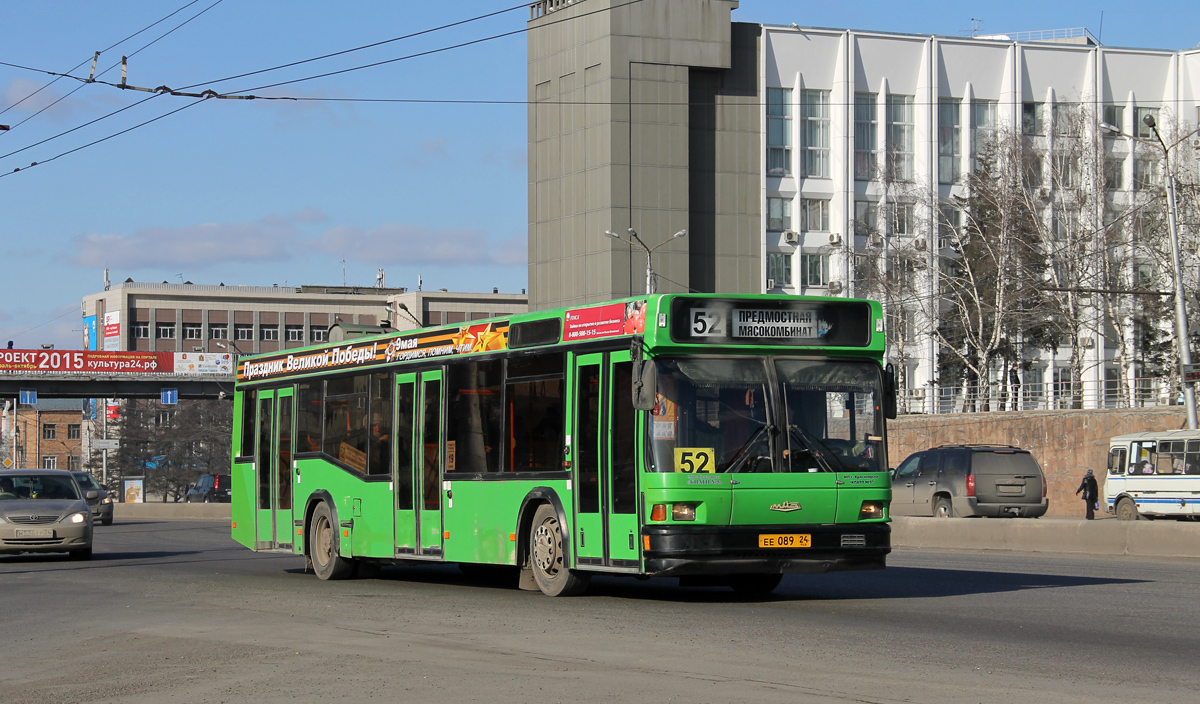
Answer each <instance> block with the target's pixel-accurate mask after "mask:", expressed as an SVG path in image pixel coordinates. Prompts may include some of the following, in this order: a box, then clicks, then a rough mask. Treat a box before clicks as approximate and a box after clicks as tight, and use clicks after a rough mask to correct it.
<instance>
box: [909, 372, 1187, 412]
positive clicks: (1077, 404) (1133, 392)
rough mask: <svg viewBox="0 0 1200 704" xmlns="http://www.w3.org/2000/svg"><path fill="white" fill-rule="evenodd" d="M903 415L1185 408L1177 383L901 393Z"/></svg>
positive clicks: (1152, 381)
mask: <svg viewBox="0 0 1200 704" xmlns="http://www.w3.org/2000/svg"><path fill="white" fill-rule="evenodd" d="M896 405H897V410H898V411H899V413H900V414H901V415H906V414H908V415H911V414H919V413H930V414H946V413H999V412H1013V411H1054V410H1069V409H1102V408H1104V409H1118V408H1157V407H1163V406H1182V405H1183V391H1182V387H1181V386H1180V382H1179V377H1177V376H1176V377H1146V378H1139V379H1134V380H1133V384H1132V385H1131V384H1129V383H1128V382H1123V381H1118V380H1112V379H1110V380H1106V381H1082V382H1078V383H1072V382H1069V381H1064V382H1054V383H1049V384H1047V383H1022V384H1001V383H999V382H996V383H993V384H986V385H982V386H934V387H929V388H920V389H901V390H900V393H899V398H898V399H897V404H896Z"/></svg>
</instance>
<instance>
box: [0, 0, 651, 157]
mask: <svg viewBox="0 0 1200 704" xmlns="http://www.w3.org/2000/svg"><path fill="white" fill-rule="evenodd" d="M221 1H222V0H217V2H215V3H213V5H212V6H209V8H206V9H205V10H204V12H207V11H208V9H211V8H212V7H213V6H215V5H216V4H218V3H220V2H221ZM639 2H642V0H629V1H628V2H625V3H622V4H620V5H615V6H612V7H607V8H602V9H599V10H594V11H592V12H587V13H583V14H581V15H578V16H576V17H565V18H563V19H561V20H555V21H554V22H548V23H546V24H543V25H541V26H542V27H545V26H548V25H552V24H558V23H560V22H565V21H568V20H575V19H580V18H583V17H587V16H589V15H593V14H597V13H599V12H609V11H611V10H615V9H618V8H621V7H626V6H628V5H634V4H636V3H639ZM200 14H203V12H202V13H200ZM197 16H199V15H197ZM192 19H195V18H194V17H193V18H192ZM188 21H189V22H190V21H191V20H188ZM172 31H174V30H172ZM528 31H529V28H528V27H526V28H524V29H521V30H519V31H517V32H505V33H503V34H499V35H494V36H491V37H486V38H484V39H479V40H475V41H472V42H464V43H461V44H457V45H454V46H450V47H443V48H442V49H437V50H433V51H428V52H421V53H419V54H414V55H411V56H407V57H401V58H397V59H391V60H389V61H384V62H377V63H374V64H369V65H367V66H360V67H357V68H351V69H345V70H342V71H335V72H331V73H328V74H322V75H321V76H311V77H308V78H302V79H296V80H293V81H285V82H281V83H277V84H274V85H286V84H289V83H298V82H300V81H306V80H312V79H313V78H320V77H322V76H324V75H334V74H337V73H346V72H348V71H356V70H361V69H362V68H369V67H370V66H376V65H380V64H383V63H394V62H396V61H402V60H405V59H408V58H415V57H417V56H426V55H429V54H432V53H438V52H441V51H448V50H450V49H456V48H461V47H464V46H470V45H472V44H478V43H481V42H485V41H491V40H492V39H498V38H501V37H506V36H511V35H513V34H520V33H523V32H528ZM156 41H157V40H156ZM47 73H52V72H47ZM71 78H75V79H76V80H83V79H80V78H78V77H76V76H71ZM92 82H96V83H105V84H107V85H112V84H111V83H107V82H105V81H92ZM197 85H202V84H197ZM117 87H121V86H119V85H118V86H117ZM189 87H195V86H189ZM267 87H271V86H267ZM151 90H155V91H157V92H156V93H155V95H152V96H150V98H147V99H146V100H150V99H152V98H155V97H158V95H163V94H166V93H172V92H173V91H171V89H170V88H167V87H166V86H162V87H161V89H151ZM249 90H260V88H253V89H247V90H244V91H236V92H235V93H231V94H224V95H222V94H217V93H215V92H212V91H205V93H203V94H195V95H189V96H187V97H195V98H198V99H197V100H196V102H194V103H189V104H188V105H185V106H183V107H182V108H179V109H178V110H172V111H171V112H168V113H165V114H163V115H160V116H158V117H156V118H153V119H151V120H147V121H146V122H142V123H139V124H137V125H134V126H133V127H130V128H128V129H125V130H121V131H120V132H117V133H115V134H112V135H109V136H107V137H104V138H101V139H98V140H95V141H92V142H89V143H87V144H84V145H82V146H79V147H76V148H74V149H70V150H68V151H65V152H62V153H60V154H57V155H55V156H53V157H51V158H49V159H46V160H43V161H41V162H37V161H35V162H32V163H31V164H30V165H29V166H28V167H25V169H26V170H27V169H29V168H32V167H34V166H38V165H40V164H46V163H49V162H51V161H54V160H56V159H60V158H62V157H64V156H67V155H68V154H73V153H74V152H77V151H80V150H81V149H86V148H88V147H91V146H94V145H96V144H99V143H101V142H105V141H107V140H109V139H112V138H113V137H117V136H120V135H122V134H126V133H127V132H130V131H132V130H135V129H137V128H139V127H142V126H144V125H148V124H150V123H151V122H156V121H158V120H161V119H162V118H164V117H168V116H170V115H174V114H175V113H177V112H180V111H182V110H184V109H187V108H189V107H191V106H192V105H195V104H196V103H199V102H203V101H204V100H209V99H213V98H232V97H239V98H241V99H252V98H253V96H238V95H237V93H246V92H248V91H249ZM174 92H176V93H178V91H174ZM146 100H142V101H140V102H138V103H135V104H134V106H136V105H140V104H142V103H144V102H146ZM134 106H127V107H126V108H122V110H125V109H128V108H129V107H134ZM117 112H120V111H114V112H113V113H111V114H110V115H105V116H104V117H101V118H98V119H97V120H93V123H94V122H96V121H98V120H101V119H105V118H107V117H110V116H111V115H113V114H116V113H117ZM89 124H90V123H89ZM76 129H78V128H76ZM72 131H74V130H68V132H72ZM63 134H66V133H63ZM57 136H61V135H57ZM57 136H56V137H57ZM56 137H52V138H51V139H54V138H56ZM46 141H49V140H43V141H42V142H41V143H44V142H46ZM27 148H28V147H27ZM19 151H24V149H22V150H18V152H19ZM18 152H12V154H16V153H18ZM12 154H8V155H5V156H11V155H12ZM0 158H4V157H2V156H0ZM21 170H22V169H21V168H17V169H14V170H13V171H10V172H8V173H4V174H0V178H3V177H5V176H11V175H12V174H14V173H18V172H20V171H21Z"/></svg>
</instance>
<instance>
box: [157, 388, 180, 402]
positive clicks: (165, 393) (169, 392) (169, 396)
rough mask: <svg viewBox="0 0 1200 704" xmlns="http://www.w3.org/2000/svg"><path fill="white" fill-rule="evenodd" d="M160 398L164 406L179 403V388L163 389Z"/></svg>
mask: <svg viewBox="0 0 1200 704" xmlns="http://www.w3.org/2000/svg"><path fill="white" fill-rule="evenodd" d="M161 400H162V404H163V405H164V406H174V405H175V404H177V403H179V389H163V390H162V399H161Z"/></svg>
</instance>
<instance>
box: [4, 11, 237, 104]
mask: <svg viewBox="0 0 1200 704" xmlns="http://www.w3.org/2000/svg"><path fill="white" fill-rule="evenodd" d="M198 2H200V0H192V1H191V2H189V3H188V4H186V5H184V6H183V7H181V8H179V9H178V10H175V11H174V12H172V13H171V14H169V15H167V16H166V17H163V18H162V19H160V20H158V21H156V22H153V23H151V24H149V25H147V26H145V27H143V28H141V29H139V30H138V31H136V32H134V33H133V34H130V35H129V36H128V37H125V38H124V39H122V40H121V41H119V42H117V43H115V44H113V45H111V46H109V47H108V48H106V49H102V50H101V51H98V52H96V54H95V56H93V57H92V59H91V60H93V61H94V60H95V59H97V58H99V56H100V55H101V54H103V53H105V52H107V51H111V50H112V49H114V48H116V47H118V46H120V45H122V44H124V43H125V42H127V41H129V40H130V39H133V38H134V37H136V36H137V35H139V34H141V33H143V32H145V31H147V30H149V29H151V28H152V27H154V26H156V25H158V24H161V23H163V22H165V21H166V20H168V19H170V18H171V17H174V16H175V15H177V14H179V13H180V12H182V11H183V10H185V9H187V8H189V7H191V6H192V5H195V4H196V3H198ZM220 2H222V0H217V2H214V3H213V4H212V5H210V6H208V7H207V8H205V9H204V10H203V11H201V12H200V13H198V14H196V15H195V16H194V17H192V18H191V19H189V20H187V22H184V23H183V24H180V25H179V26H177V27H175V29H179V27H182V26H183V25H185V24H187V23H188V22H191V21H192V20H194V19H196V17H199V16H200V15H202V14H204V13H205V12H208V11H209V10H211V9H212V8H213V6H215V5H216V4H217V3H220ZM175 29H172V30H171V31H170V32H167V33H166V34H163V35H161V36H159V37H158V39H155V40H154V41H152V42H150V43H149V44H146V45H145V46H143V47H142V48H141V49H138V50H137V51H135V52H133V54H130V55H131V56H133V55H136V54H137V53H139V52H141V51H142V50H143V49H146V48H147V47H150V46H152V45H153V44H154V43H155V42H157V41H158V40H159V39H162V38H163V37H165V36H167V35H168V34H170V33H171V32H174V31H175ZM87 62H88V59H84V60H83V61H80V62H79V63H78V64H76V65H75V66H74V67H73V68H71V69H70V70H68V71H67V72H66V73H65V74H54V73H53V72H50V71H40V70H39V69H35V68H30V67H28V66H18V65H17V64H9V63H4V62H0V64H3V65H4V66H11V67H14V68H21V69H26V70H29V71H38V72H39V73H50V75H55V76H56V78H55V79H54V80H53V81H50V82H49V83H47V84H45V85H43V86H42V87H41V88H38V89H37V90H35V91H33V92H32V93H30V94H29V95H27V96H25V97H24V98H21V99H20V100H18V101H17V102H15V103H13V104H12V105H9V106H8V107H6V108H4V109H3V110H0V115H3V114H4V113H6V112H8V111H9V110H11V109H12V108H15V107H16V106H18V105H20V104H21V103H23V102H25V101H26V100H28V99H30V98H32V97H33V96H35V95H37V94H38V93H40V92H42V91H43V90H45V89H46V88H49V87H50V86H52V85H54V83H56V82H57V81H59V80H61V79H63V78H75V76H71V75H70V73H71V71H74V70H75V69H77V68H79V67H80V66H83V65H84V64H86V63H87ZM116 67H117V64H113V65H112V66H109V67H108V68H106V69H105V70H103V71H101V72H100V75H104V74H105V73H108V72H109V71H111V70H112V69H114V68H116ZM82 87H83V86H77V87H76V88H75V90H73V91H71V92H69V93H67V94H66V95H64V96H62V97H61V98H59V99H58V100H55V101H54V102H52V103H50V104H49V105H47V106H46V107H44V108H42V109H41V110H38V111H37V112H35V113H34V114H32V115H30V116H29V117H27V118H25V119H24V120H21V121H20V122H18V123H16V124H15V125H13V127H18V126H20V125H22V124H24V123H26V122H29V121H30V120H32V119H33V118H35V117H37V116H38V115H41V114H42V113H43V112H45V111H46V110H49V109H50V108H52V107H54V106H55V105H58V104H59V103H60V102H62V101H63V100H66V99H67V98H69V97H70V96H72V95H73V94H75V92H76V91H78V90H79V89H80V88H82Z"/></svg>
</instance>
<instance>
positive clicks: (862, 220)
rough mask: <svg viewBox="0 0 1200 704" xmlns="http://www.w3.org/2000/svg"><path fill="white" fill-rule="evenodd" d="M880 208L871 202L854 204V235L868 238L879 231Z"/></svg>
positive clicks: (864, 201) (861, 201) (865, 201)
mask: <svg viewBox="0 0 1200 704" xmlns="http://www.w3.org/2000/svg"><path fill="white" fill-rule="evenodd" d="M878 213H879V206H878V205H877V204H876V203H874V202H872V201H869V200H860V201H855V203H854V234H856V235H861V236H863V237H866V236H867V235H871V234H874V233H876V232H878V231H879V218H878Z"/></svg>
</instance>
